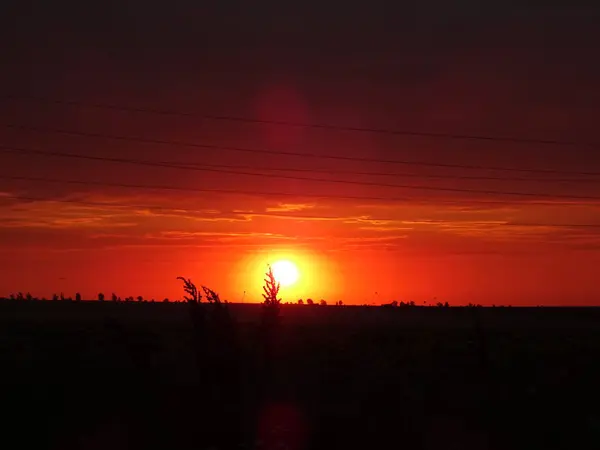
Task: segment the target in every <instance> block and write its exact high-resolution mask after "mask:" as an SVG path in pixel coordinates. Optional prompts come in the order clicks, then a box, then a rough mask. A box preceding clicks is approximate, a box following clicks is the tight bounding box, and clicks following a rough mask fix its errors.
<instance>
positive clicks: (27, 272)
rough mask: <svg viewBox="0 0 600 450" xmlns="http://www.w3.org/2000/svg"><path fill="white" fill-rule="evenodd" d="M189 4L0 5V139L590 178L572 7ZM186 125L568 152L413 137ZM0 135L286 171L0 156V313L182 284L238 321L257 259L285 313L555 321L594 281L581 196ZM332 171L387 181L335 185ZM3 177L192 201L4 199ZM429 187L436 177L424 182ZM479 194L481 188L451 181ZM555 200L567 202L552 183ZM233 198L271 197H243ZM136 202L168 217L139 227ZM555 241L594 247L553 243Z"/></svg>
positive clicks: (587, 38) (590, 21) (49, 147)
mask: <svg viewBox="0 0 600 450" xmlns="http://www.w3.org/2000/svg"><path fill="white" fill-rule="evenodd" d="M11 3H12V5H11ZM150 3H152V4H150ZM197 3H205V2H191V1H190V2H187V1H186V2H183V1H178V2H168V3H167V2H165V3H162V2H141V1H139V2H138V1H136V2H103V3H101V4H99V5H96V6H95V5H92V4H90V3H89V2H84V3H81V2H29V3H27V2H22V1H19V2H16V1H15V2H8V4H7V3H6V2H5V3H3V6H2V8H3V11H2V14H0V16H1V18H0V38H1V39H2V41H3V42H4V43H5V44H6V45H3V46H2V48H1V50H0V52H1V53H0V57H1V60H2V61H3V64H2V71H1V73H0V95H2V100H1V102H0V105H1V106H0V117H1V119H0V122H1V124H2V125H11V124H12V125H20V126H25V127H34V128H41V129H47V130H70V131H79V132H84V133H93V134H100V135H116V136H130V137H137V138H141V139H142V140H144V139H150V140H152V139H154V140H157V139H158V140H164V141H176V142H180V143H181V142H188V143H200V144H210V145H214V146H216V147H231V146H238V147H244V148H250V149H262V150H265V149H266V150H271V151H286V152H296V153H303V154H306V153H312V154H319V155H337V156H350V157H355V158H370V159H378V160H403V161H407V160H409V161H421V162H428V163H437V164H455V165H471V166H473V165H476V166H494V167H497V166H500V167H510V168H516V169H552V170H557V171H563V172H569V171H571V172H582V171H584V172H598V173H600V138H599V137H598V134H597V124H598V123H599V122H598V119H599V117H600V114H599V113H600V83H599V82H598V80H600V62H599V60H598V58H596V57H595V55H596V54H600V52H599V51H598V50H599V46H600V31H599V30H598V26H597V24H598V23H599V20H600V7H598V6H593V4H592V2H587V3H588V6H585V4H581V5H577V4H576V3H575V2H562V4H560V3H556V2H555V4H556V6H553V7H549V6H547V5H544V6H527V7H526V6H523V5H520V2H506V1H504V2H484V3H485V5H484V4H483V3H482V2H473V1H460V2H451V3H452V5H450V2H443V1H431V2H414V5H412V6H406V5H407V4H408V3H407V2H403V5H404V6H397V5H396V6H393V5H392V3H393V2H386V3H389V4H387V5H378V4H377V2H368V3H365V4H358V3H357V4H353V3H348V2H345V3H342V2H313V1H306V2H302V3H301V4H293V3H289V2H260V3H256V2H222V3H221V2H219V6H206V5H204V4H202V5H201V6H200V5H198V4H197ZM215 3H217V2H215ZM546 3H547V2H546ZM6 96H12V97H11V98H7V97H6ZM25 97H35V98H47V99H52V100H58V101H76V102H80V103H82V104H83V105H91V104H96V103H102V104H112V105H117V106H132V107H136V108H142V109H144V108H150V109H167V110H172V111H179V112H190V113H198V115H197V116H193V115H190V116H181V115H164V114H151V113H142V112H126V111H122V110H119V109H101V108H89V107H81V106H79V107H75V106H68V105H64V104H60V103H52V102H51V103H46V102H43V101H38V100H31V99H29V100H28V99H26V98H25ZM203 115H223V116H236V117H243V118H250V119H252V118H258V119H264V120H267V121H268V120H286V121H294V122H303V123H311V124H331V125H338V126H341V127H364V128H386V129H393V130H410V131H420V132H433V133H450V134H468V135H473V134H476V135H485V136H499V137H516V138H522V139H532V140H555V141H556V140H563V141H573V142H578V143H581V145H572V146H559V145H546V144H539V143H538V144H535V143H515V142H504V141H500V142H496V141H477V140H475V141H474V140H455V139H443V138H436V139H431V138H422V137H410V136H402V135H393V134H387V133H362V132H356V131H340V130H337V131H336V130H323V129H314V128H298V127H287V126H277V125H269V124H256V123H244V122H232V121H218V120H208V119H206V118H203V117H202V116H203ZM1 130H2V131H1V142H0V145H2V146H4V147H13V148H21V149H22V148H26V149H37V150H43V151H50V152H63V153H75V154H80V155H84V156H98V157H109V158H110V157H120V158H130V159H138V160H139V159H144V160H149V161H171V162H173V161H177V162H180V163H182V164H191V163H194V164H207V163H208V164H217V165H238V166H239V165H242V166H251V167H255V168H256V167H262V168H265V167H268V168H269V167H270V168H279V169H288V170H281V171H278V172H273V171H271V172H265V171H262V172H261V173H263V174H264V173H267V174H268V175H269V176H268V177H258V176H248V175H241V174H226V173H216V172H203V171H193V170H181V169H170V168H164V167H162V168H159V167H147V166H146V167H144V166H140V165H130V164H120V163H114V162H113V163H110V162H102V161H97V160H96V161H90V160H83V159H75V158H58V157H45V156H40V155H31V154H24V153H10V152H2V153H0V167H1V169H0V194H1V195H2V196H3V197H6V198H4V199H1V200H0V215H1V217H2V222H1V223H0V229H1V230H2V231H1V232H0V245H1V249H0V252H1V253H2V255H3V257H2V259H1V260H0V268H1V270H2V272H0V293H1V294H4V293H9V292H12V291H17V290H23V291H26V290H31V291H32V293H34V294H39V295H49V294H50V293H51V292H53V291H58V290H61V289H63V290H66V291H69V292H71V291H73V292H74V291H75V290H82V291H83V292H84V294H85V295H88V296H92V295H94V294H95V293H96V292H97V291H99V290H102V291H105V292H110V291H112V290H115V291H118V292H119V293H120V294H121V295H122V296H126V295H137V293H140V294H142V295H145V296H147V297H150V296H156V297H162V296H166V295H168V296H175V295H178V293H179V286H178V285H177V283H176V282H175V280H174V278H175V276H177V275H186V276H190V277H192V278H195V279H197V280H198V281H202V282H206V283H208V284H210V285H212V286H213V288H214V289H216V290H218V291H221V292H222V293H223V294H224V295H225V296H226V297H229V298H230V299H231V300H237V299H238V298H239V297H241V295H242V293H243V291H244V290H246V291H247V298H250V299H256V300H257V299H258V295H259V292H260V280H261V278H260V272H261V270H262V268H263V267H264V264H265V262H267V261H270V260H273V259H274V258H277V257H279V256H285V257H287V258H290V259H294V260H296V262H297V263H298V264H299V266H300V269H301V271H302V273H303V281H302V283H300V284H299V285H298V286H297V287H296V288H294V289H291V290H289V291H287V292H285V293H284V296H285V294H287V296H288V298H286V300H288V299H289V300H292V299H294V298H296V297H300V296H301V297H308V296H312V297H314V298H320V297H325V298H328V299H331V300H334V299H337V298H338V297H339V298H342V299H344V300H346V301H347V302H361V303H363V302H371V301H378V302H381V301H388V300H391V299H394V298H395V299H399V300H402V299H405V300H406V299H416V300H417V301H419V302H422V301H425V300H427V301H430V300H431V298H433V297H435V296H437V297H439V298H440V299H448V300H450V301H452V302H455V303H462V302H468V301H474V302H479V303H494V302H495V303H512V304H523V303H534V304H538V303H552V304H555V303H571V304H573V303H598V298H600V288H599V287H598V284H597V282H596V279H595V277H596V275H595V272H596V271H595V270H594V269H595V267H597V264H598V262H600V236H599V233H600V209H599V206H600V202H599V201H598V200H596V199H594V198H593V197H598V198H600V176H583V175H581V174H568V173H554V174H546V175H544V174H539V173H537V174H536V173H524V172H507V171H489V170H472V169H467V168H441V167H429V166H423V165H421V166H419V165H398V164H390V163H375V162H366V161H363V162H359V161H350V160H348V161H341V160H334V159H319V158H308V157H305V158H302V157H293V156H283V155H273V154H261V153H250V152H233V151H229V150H225V149H223V148H212V149H211V148H198V147H190V146H187V147H186V146H181V145H175V144H171V145H155V144H148V143H144V142H139V141H135V140H133V141H132V140H129V141H126V140H114V139H108V138H99V137H90V136H87V137H86V136H72V135H64V134H57V133H49V132H39V131H27V130H22V129H15V128H5V127H3V128H1ZM585 144H587V145H585ZM235 170H238V171H239V170H241V169H235ZM310 170H319V171H320V172H315V173H311V172H310ZM246 171H248V170H246ZM343 171H352V172H357V171H361V172H367V173H381V172H392V173H396V175H395V176H385V177H383V176H378V175H356V174H352V175H348V174H341V173H337V172H343ZM254 172H256V171H254ZM275 174H280V175H281V174H283V175H291V176H297V177H315V178H321V179H323V178H325V179H342V180H349V181H354V182H356V181H358V182H363V183H383V184H401V185H411V184H412V185H419V186H426V187H434V188H449V189H470V190H480V191H500V192H520V193H527V194H540V195H539V196H536V195H528V196H526V195H523V196H517V195H506V194H504V195H503V194H484V193H465V192H454V191H436V190H413V189H405V188H391V187H384V186H372V185H368V184H343V183H324V182H314V181H305V180H292V179H281V178H274V177H272V175H275ZM7 175H11V176H25V177H44V178H47V179H48V178H51V179H54V180H63V181H64V180H79V181H91V182H101V183H119V184H137V185H154V186H156V185H161V186H166V187H177V188H189V189H190V190H188V191H185V190H184V191H181V190H179V191H169V190H148V189H139V188H138V189H133V188H125V187H120V188H119V187H107V186H101V185H77V184H66V183H62V184H61V183H48V182H41V181H32V180H29V181H24V180H20V181H18V180H9V179H6V178H1V176H4V177H5V176H7ZM439 175H442V176H445V177H448V178H432V176H439ZM477 176H480V177H481V176H483V177H495V178H500V179H496V180H489V179H486V180H483V179H465V177H477ZM515 178H521V179H520V180H516V179H515ZM540 178H542V179H545V180H546V181H539V179H540ZM536 179H537V180H536ZM549 179H550V180H551V181H548V180H549ZM564 179H569V180H573V179H575V180H578V181H575V182H574V181H569V182H566V181H559V180H564ZM582 179H588V180H590V181H587V182H582V181H581V180H582ZM193 189H228V190H234V191H238V193H237V194H217V193H214V192H213V193H209V192H202V191H196V192H194V191H193ZM250 191H255V192H256V191H259V192H271V193H288V194H291V195H285V196H284V195H279V196H278V195H269V196H264V195H251V196H248V195H244V194H243V193H247V192H250ZM315 195H324V196H326V197H327V198H316V197H314V196H315ZM15 196H16V197H19V198H14V197H15ZM340 196H351V197H363V198H364V200H360V199H354V200H351V199H340V198H339V197H340ZM565 196H567V197H568V196H571V197H574V196H575V197H591V198H589V199H583V198H578V199H576V198H566V197H565ZM366 197H370V198H368V199H367V198H366ZM373 197H376V198H379V200H375V199H373ZM31 198H42V199H48V200H50V199H54V200H60V201H61V202H49V201H47V200H46V201H40V200H31ZM400 199H404V200H400ZM64 200H69V201H70V200H76V201H81V202H84V203H68V202H62V201H64ZM541 201H544V202H551V204H549V205H540V204H539V202H541ZM85 202H88V203H87V204H85ZM90 202H91V203H94V202H96V203H113V204H116V205H137V206H138V207H130V208H122V207H120V206H107V205H92V204H89V203H90ZM485 202H492V203H485ZM558 202H560V203H558ZM565 203H567V204H565ZM147 205H149V206H162V207H168V208H177V209H178V210H177V211H174V210H157V209H148V208H141V207H140V206H147ZM290 216H302V218H293V217H290ZM564 224H570V225H595V224H598V225H599V226H598V227H593V226H572V227H565V226H557V225H564ZM375 291H377V292H378V294H377V295H375V294H374V292H375Z"/></svg>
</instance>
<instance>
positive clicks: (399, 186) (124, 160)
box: [0, 145, 600, 200]
mask: <svg viewBox="0 0 600 450" xmlns="http://www.w3.org/2000/svg"><path fill="white" fill-rule="evenodd" d="M0 149H1V150H8V151H16V152H19V153H30V154H37V155H47V156H57V157H64V158H76V159H85V160H92V161H104V162H115V163H124V164H133V165H143V166H150V167H160V168H171V169H179V170H191V171H204V172H215V173H225V174H233V175H246V176H256V177H262V178H279V179H289V180H298V181H312V182H321V183H340V184H351V185H359V186H372V187H385V188H397V189H408V190H411V189H412V190H426V191H440V192H458V193H470V194H485V195H512V196H525V197H544V198H552V199H571V200H600V196H592V195H555V194H547V193H533V192H517V191H499V190H482V189H464V188H450V187H439V186H426V185H404V184H391V183H377V182H363V181H354V180H338V179H328V178H312V177H299V176H293V175H275V174H257V173H254V172H245V171H237V170H227V169H217V168H211V167H199V166H188V165H171V164H165V163H158V162H152V161H146V160H138V159H130V158H117V157H105V156H92V155H80V154H73V153H64V152H56V151H45V150H37V149H28V148H23V147H12V146H4V145H0Z"/></svg>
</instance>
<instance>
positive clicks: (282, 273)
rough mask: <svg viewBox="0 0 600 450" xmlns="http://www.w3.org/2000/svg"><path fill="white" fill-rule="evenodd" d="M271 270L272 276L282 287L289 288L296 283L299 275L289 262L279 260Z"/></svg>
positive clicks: (294, 265)
mask: <svg viewBox="0 0 600 450" xmlns="http://www.w3.org/2000/svg"><path fill="white" fill-rule="evenodd" d="M271 267H272V269H273V275H274V276H275V279H276V280H277V281H278V282H279V283H280V284H281V285H282V286H291V285H292V284H294V283H296V282H297V281H298V278H299V277H300V273H299V272H298V267H296V264H294V263H293V262H291V261H287V260H280V261H276V262H274V263H273V265H272V266H271Z"/></svg>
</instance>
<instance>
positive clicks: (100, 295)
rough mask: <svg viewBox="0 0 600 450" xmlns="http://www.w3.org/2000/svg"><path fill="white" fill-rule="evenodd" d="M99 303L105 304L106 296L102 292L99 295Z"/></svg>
mask: <svg viewBox="0 0 600 450" xmlns="http://www.w3.org/2000/svg"><path fill="white" fill-rule="evenodd" d="M98 301H99V302H103V301H104V294H103V293H102V292H100V293H99V294H98Z"/></svg>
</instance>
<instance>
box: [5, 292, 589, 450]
mask: <svg viewBox="0 0 600 450" xmlns="http://www.w3.org/2000/svg"><path fill="white" fill-rule="evenodd" d="M229 309H230V312H231V315H232V320H229V321H227V320H224V321H214V320H213V319H211V318H212V317H213V316H210V317H208V318H207V319H206V320H207V321H206V322H202V323H203V325H199V324H198V322H197V321H194V320H192V319H193V318H195V317H196V316H194V315H193V314H192V313H191V311H192V309H191V307H190V305H187V304H174V303H171V304H164V303H139V304H138V303H112V302H102V303H100V302H78V303H76V302H73V303H70V302H27V301H3V302H0V358H1V360H0V366H1V371H2V375H1V377H2V380H1V381H2V386H3V392H2V399H1V400H2V407H3V409H4V422H3V425H4V427H3V428H4V431H3V438H4V439H5V440H6V442H7V443H13V444H11V445H3V447H6V448H57V449H75V448H77V449H109V448H110V449H121V448H123V449H124V448H127V449H134V448H135V449H137V448H140V449H141V448H147V449H150V448H157V449H159V448H160V449H173V450H177V449H192V448H265V449H279V448H289V449H337V448H339V449H370V448H373V449H379V448H408V449H413V448H420V449H440V448H441V449H445V450H450V449H455V448H456V449H485V448H494V449H507V448H511V449H514V448H524V449H525V448H527V449H532V448H540V449H542V448H565V449H566V448H594V447H596V448H598V447H597V446H598V445H600V411H598V400H599V399H600V389H599V382H600V377H599V374H600V370H599V369H600V359H599V358H598V356H599V355H600V310H596V309H583V308H571V309H569V308H531V309H528V308H418V307H413V308H384V307H351V306H347V307H346V306H327V307H321V306H312V307H310V306H299V305H283V306H282V310H281V317H280V321H279V322H278V323H277V324H276V326H275V325H273V326H269V327H267V326H261V323H262V322H261V313H262V309H261V307H260V306H258V305H230V306H229ZM211 320H213V322H214V323H212V322H211Z"/></svg>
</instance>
